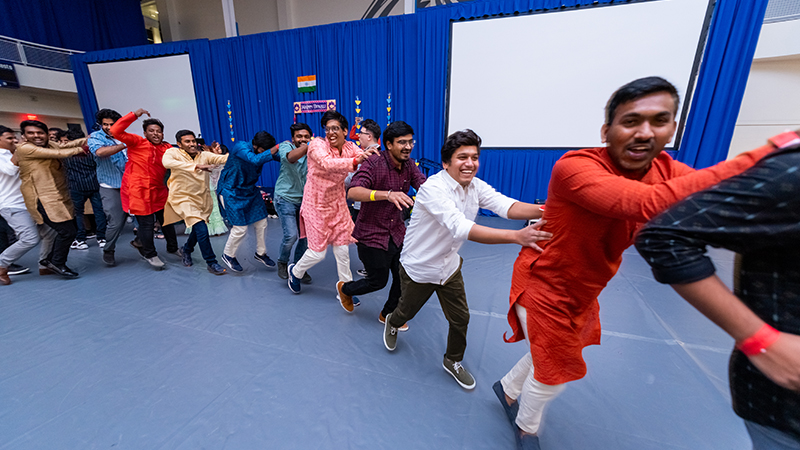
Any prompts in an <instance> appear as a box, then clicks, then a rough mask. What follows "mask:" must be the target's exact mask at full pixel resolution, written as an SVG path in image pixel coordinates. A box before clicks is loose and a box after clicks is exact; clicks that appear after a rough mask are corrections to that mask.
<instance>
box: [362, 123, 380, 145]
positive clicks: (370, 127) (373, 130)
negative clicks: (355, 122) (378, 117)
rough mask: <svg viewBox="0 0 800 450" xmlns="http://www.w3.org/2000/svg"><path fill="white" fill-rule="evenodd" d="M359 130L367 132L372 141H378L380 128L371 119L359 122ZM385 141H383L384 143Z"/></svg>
mask: <svg viewBox="0 0 800 450" xmlns="http://www.w3.org/2000/svg"><path fill="white" fill-rule="evenodd" d="M361 128H363V129H365V130H367V131H369V134H371V135H372V138H373V139H380V138H381V126H380V125H378V122H375V121H374V120H372V119H367V120H365V121H363V122H361ZM385 140H386V139H384V141H385Z"/></svg>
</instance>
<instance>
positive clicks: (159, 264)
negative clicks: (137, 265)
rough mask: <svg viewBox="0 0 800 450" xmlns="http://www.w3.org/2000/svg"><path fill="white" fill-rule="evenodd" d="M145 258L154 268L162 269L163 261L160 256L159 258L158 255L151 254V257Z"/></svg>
mask: <svg viewBox="0 0 800 450" xmlns="http://www.w3.org/2000/svg"><path fill="white" fill-rule="evenodd" d="M145 260H146V261H147V262H148V263H149V264H150V265H151V266H153V268H154V269H156V270H162V269H163V268H164V261H162V260H161V258H159V257H158V256H153V257H152V258H145Z"/></svg>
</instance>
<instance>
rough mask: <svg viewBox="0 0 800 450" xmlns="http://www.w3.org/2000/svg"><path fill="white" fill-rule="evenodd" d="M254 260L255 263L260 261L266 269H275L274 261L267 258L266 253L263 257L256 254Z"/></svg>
mask: <svg viewBox="0 0 800 450" xmlns="http://www.w3.org/2000/svg"><path fill="white" fill-rule="evenodd" d="M255 258H256V261H261V262H262V263H264V265H265V266H267V267H275V261H273V260H272V259H271V258H270V257H269V256H267V254H266V253H264V254H263V255H259V254H258V253H256V256H255Z"/></svg>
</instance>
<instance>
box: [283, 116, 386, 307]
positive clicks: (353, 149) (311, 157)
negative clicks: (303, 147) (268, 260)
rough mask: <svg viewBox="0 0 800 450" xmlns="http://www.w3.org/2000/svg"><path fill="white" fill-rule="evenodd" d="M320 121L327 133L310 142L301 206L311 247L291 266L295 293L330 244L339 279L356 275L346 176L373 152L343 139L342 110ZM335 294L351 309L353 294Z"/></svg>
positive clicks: (291, 286) (302, 227) (303, 227)
mask: <svg viewBox="0 0 800 450" xmlns="http://www.w3.org/2000/svg"><path fill="white" fill-rule="evenodd" d="M321 123H322V127H323V128H324V129H325V139H322V138H316V139H314V140H312V141H311V143H310V144H309V145H308V175H307V176H306V185H305V190H304V192H303V205H302V206H301V207H300V236H301V237H302V236H305V237H307V238H308V249H307V250H306V251H305V253H303V257H302V258H300V260H299V261H297V263H296V264H291V265H289V268H288V272H289V282H288V284H289V289H291V290H292V292H294V293H295V294H299V293H300V279H301V278H303V275H305V273H306V271H307V270H308V269H310V268H311V267H313V266H314V265H316V264H318V263H319V262H320V261H322V260H323V259H325V253H326V251H327V249H328V245H332V246H333V256H334V257H336V269H337V271H338V273H339V283H342V284H344V283H346V282H348V281H352V280H353V275H352V273H351V272H350V251H349V249H348V248H347V246H348V245H349V244H351V243H353V242H355V240H354V239H353V237H352V236H351V234H352V233H353V227H354V225H353V220H352V219H351V218H350V211H349V210H348V209H347V197H346V193H345V190H344V179H345V178H347V174H349V173H350V172H354V171H355V170H356V168H357V167H358V165H359V164H361V162H362V161H364V160H365V159H367V158H368V157H369V156H370V155H372V154H373V153H374V151H373V150H370V151H363V150H361V149H360V148H358V146H356V145H355V144H354V143H352V142H348V141H346V140H345V135H346V133H347V130H348V127H347V119H345V118H344V116H343V115H341V114H340V113H338V112H336V111H328V112H326V113H325V114H323V115H322V121H321ZM337 286H338V284H337ZM337 298H338V299H339V302H340V303H341V304H342V307H343V308H344V309H345V310H346V311H348V312H353V307H354V305H353V301H352V300H350V299H345V298H341V297H340V296H338V295H337Z"/></svg>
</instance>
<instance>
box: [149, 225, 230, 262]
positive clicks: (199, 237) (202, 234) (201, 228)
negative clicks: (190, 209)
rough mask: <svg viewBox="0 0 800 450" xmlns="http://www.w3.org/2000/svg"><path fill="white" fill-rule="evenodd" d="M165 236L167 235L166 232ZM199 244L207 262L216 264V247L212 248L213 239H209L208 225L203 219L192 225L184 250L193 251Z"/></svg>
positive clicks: (185, 251)
mask: <svg viewBox="0 0 800 450" xmlns="http://www.w3.org/2000/svg"><path fill="white" fill-rule="evenodd" d="M162 230H163V228H162ZM164 237H166V234H165V235H164ZM197 244H199V245H200V253H202V254H203V259H204V260H205V261H206V264H216V263H217V256H216V255H215V254H214V249H213V248H211V241H209V240H208V225H207V224H206V223H205V222H202V221H201V222H197V223H196V224H194V225H192V232H191V233H190V234H189V239H188V240H187V241H186V244H184V246H183V252H184V253H192V252H193V251H194V246H195V245H197Z"/></svg>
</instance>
